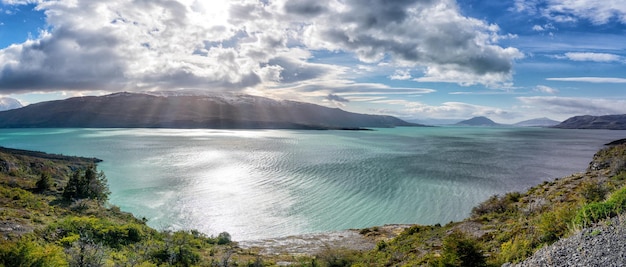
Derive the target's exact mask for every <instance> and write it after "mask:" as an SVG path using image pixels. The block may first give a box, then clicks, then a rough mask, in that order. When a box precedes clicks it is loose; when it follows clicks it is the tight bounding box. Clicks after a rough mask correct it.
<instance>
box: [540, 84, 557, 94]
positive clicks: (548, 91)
mask: <svg viewBox="0 0 626 267" xmlns="http://www.w3.org/2000/svg"><path fill="white" fill-rule="evenodd" d="M535 91H537V92H541V93H546V94H552V95H553V94H556V93H558V92H559V90H558V89H554V88H552V87H549V86H545V85H537V86H535Z"/></svg>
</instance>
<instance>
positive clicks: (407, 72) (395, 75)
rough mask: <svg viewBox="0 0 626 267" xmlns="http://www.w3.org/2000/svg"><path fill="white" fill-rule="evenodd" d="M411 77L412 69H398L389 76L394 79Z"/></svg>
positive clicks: (408, 78)
mask: <svg viewBox="0 0 626 267" xmlns="http://www.w3.org/2000/svg"><path fill="white" fill-rule="evenodd" d="M411 78H412V76H411V71H410V70H396V71H395V72H394V73H393V75H391V76H389V79H392V80H410V79H411Z"/></svg>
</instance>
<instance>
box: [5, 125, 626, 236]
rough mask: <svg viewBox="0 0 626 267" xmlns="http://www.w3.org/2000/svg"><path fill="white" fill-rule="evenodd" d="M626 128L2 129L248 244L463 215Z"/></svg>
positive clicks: (122, 199)
mask: <svg viewBox="0 0 626 267" xmlns="http://www.w3.org/2000/svg"><path fill="white" fill-rule="evenodd" d="M624 137H626V131H604V130H558V129H540V128H469V127H467V128H463V127H438V128H395V129H377V130H376V131H290V130H262V131H257V130H255V131H244V130H241V131H239V130H238V131H226V130H178V129H176V130H175V129H0V145H1V146H6V147H11V148H20V149H30V150H40V151H45V152H49V153H60V154H65V155H78V156H86V157H97V158H100V159H103V160H104V162H102V163H101V164H100V165H99V168H100V169H102V170H104V172H105V173H106V175H107V177H108V179H109V184H110V188H111V192H112V194H111V198H110V202H111V203H113V204H115V205H118V206H120V207H121V208H122V210H125V211H129V212H132V213H134V214H135V215H136V216H138V217H145V218H147V219H148V223H149V224H150V225H151V226H153V227H156V228H159V229H168V228H172V229H189V228H194V229H199V230H201V231H203V232H205V233H207V234H212V235H216V234H217V233H219V232H222V231H228V232H229V233H231V235H232V236H233V238H234V239H235V240H251V239H259V238H268V237H279V236H287V235H293V234H303V233H312V232H321V231H332V230H342V229H348V228H361V227H369V226H374V225H383V224H390V223H419V224H434V223H447V222H449V221H453V220H461V219H463V218H465V217H466V216H468V215H469V212H470V210H471V208H472V207H473V206H474V205H476V204H477V203H479V202H480V201H482V200H484V199H486V198H488V197H489V196H491V195H493V194H502V193H505V192H509V191H514V190H524V189H526V188H528V187H530V186H532V185H535V184H538V183H540V182H542V181H545V180H550V179H553V178H556V177H562V176H566V175H569V174H571V173H574V172H579V171H583V170H584V169H585V168H586V166H587V164H588V162H589V161H590V160H591V157H592V155H593V154H594V153H595V152H596V151H597V150H598V149H599V148H601V147H602V144H604V143H606V142H609V141H612V140H615V139H619V138H624Z"/></svg>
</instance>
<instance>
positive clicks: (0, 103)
mask: <svg viewBox="0 0 626 267" xmlns="http://www.w3.org/2000/svg"><path fill="white" fill-rule="evenodd" d="M21 107H22V103H20V101H18V100H17V99H13V98H9V97H0V111H4V110H9V109H16V108H21Z"/></svg>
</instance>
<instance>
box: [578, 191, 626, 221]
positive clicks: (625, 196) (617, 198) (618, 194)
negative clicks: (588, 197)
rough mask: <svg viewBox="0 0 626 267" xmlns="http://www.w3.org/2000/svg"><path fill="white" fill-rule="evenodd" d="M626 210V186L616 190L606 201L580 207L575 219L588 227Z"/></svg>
mask: <svg viewBox="0 0 626 267" xmlns="http://www.w3.org/2000/svg"><path fill="white" fill-rule="evenodd" d="M624 211H626V187H624V188H622V189H620V190H618V191H615V192H614V193H613V194H611V196H610V197H609V199H607V200H606V201H604V202H594V203H590V204H587V205H585V206H584V207H582V209H580V211H579V212H578V214H577V215H576V217H575V219H574V223H576V224H577V225H580V226H583V227H587V226H589V225H591V224H593V223H596V222H599V221H600V220H603V219H606V218H610V217H613V216H616V215H618V214H620V213H622V212H624Z"/></svg>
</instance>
